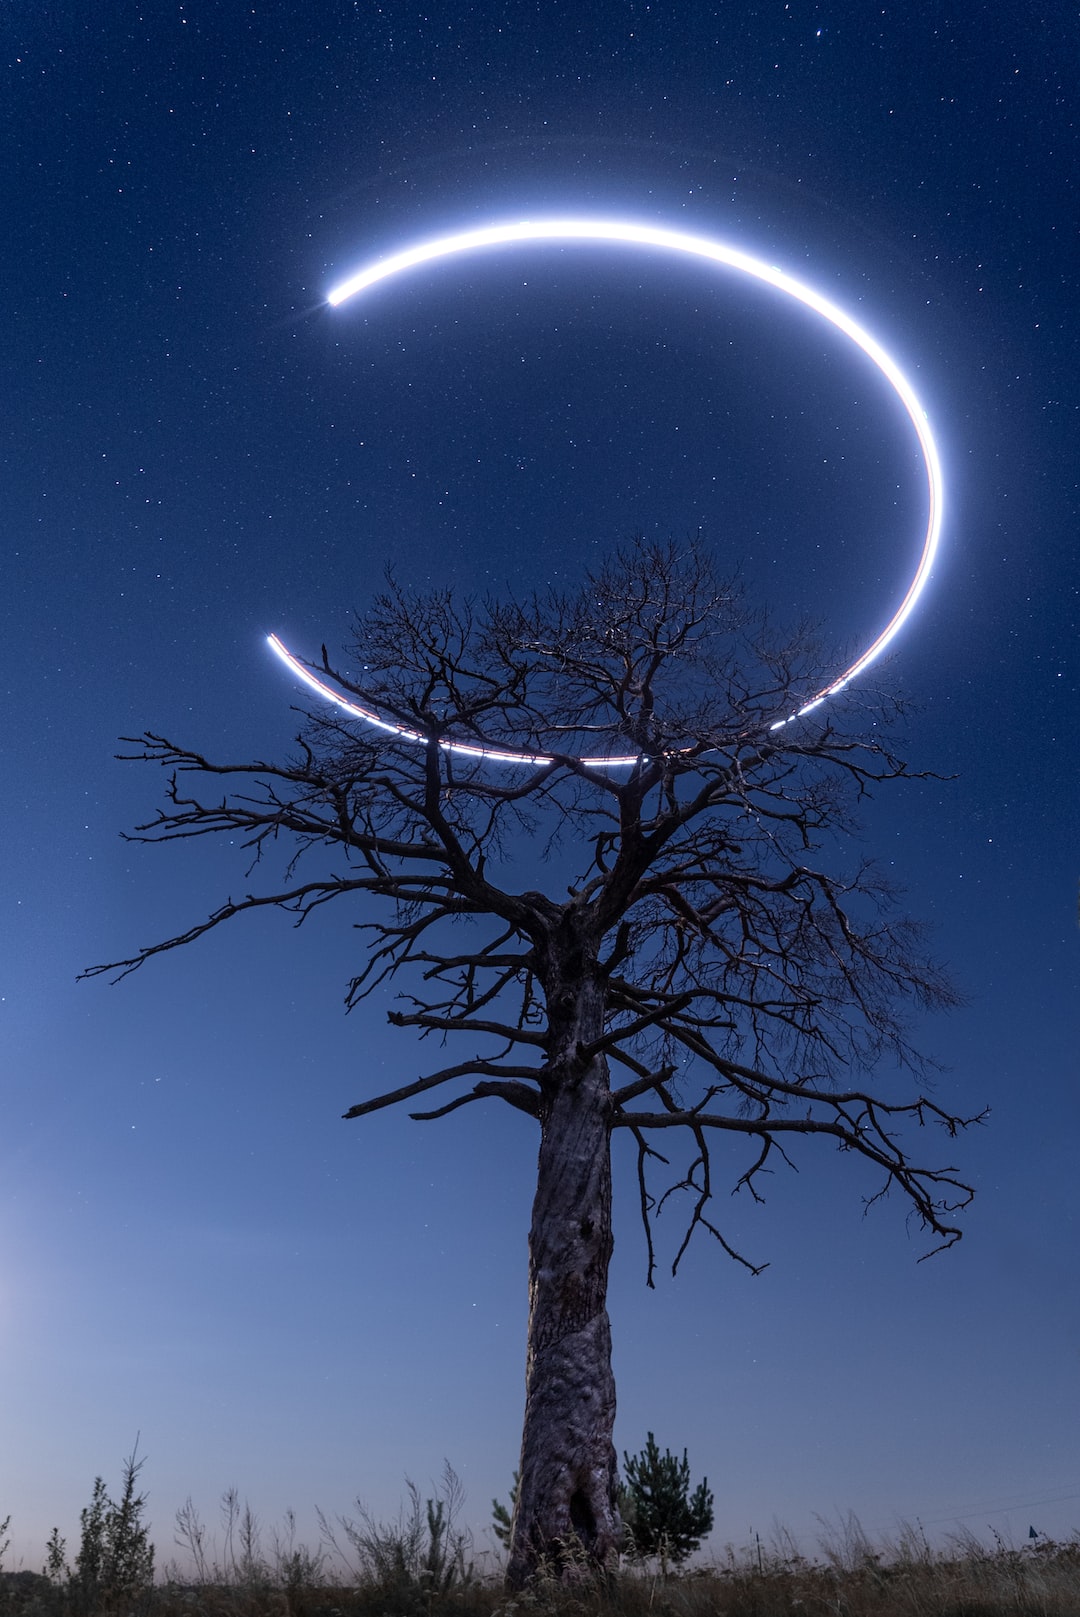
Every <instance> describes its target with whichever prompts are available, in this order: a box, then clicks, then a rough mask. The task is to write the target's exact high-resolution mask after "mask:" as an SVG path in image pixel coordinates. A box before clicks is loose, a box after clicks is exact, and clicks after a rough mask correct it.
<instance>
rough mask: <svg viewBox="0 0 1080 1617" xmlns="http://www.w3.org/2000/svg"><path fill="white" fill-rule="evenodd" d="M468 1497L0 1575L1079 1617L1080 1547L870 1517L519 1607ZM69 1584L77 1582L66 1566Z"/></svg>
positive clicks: (794, 1612) (64, 1601) (480, 1613)
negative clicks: (481, 1560) (76, 1571)
mask: <svg viewBox="0 0 1080 1617" xmlns="http://www.w3.org/2000/svg"><path fill="white" fill-rule="evenodd" d="M460 1502H461V1496H460V1485H459V1484H458V1483H457V1479H456V1478H455V1477H454V1475H453V1473H452V1472H451V1471H449V1469H448V1471H447V1475H446V1478H445V1479H444V1485H443V1488H442V1489H440V1490H439V1495H438V1497H437V1498H436V1500H434V1501H424V1502H423V1504H422V1503H421V1500H420V1496H419V1494H418V1493H417V1491H416V1490H415V1489H412V1490H411V1491H410V1496H409V1501H408V1503H407V1504H406V1506H405V1507H404V1508H403V1510H402V1513H401V1515H400V1517H399V1518H398V1520H397V1521H396V1522H395V1523H392V1524H389V1525H387V1524H383V1523H378V1522H376V1521H374V1520H373V1519H372V1518H371V1517H370V1516H368V1515H367V1514H366V1512H364V1511H363V1510H362V1509H360V1511H359V1516H358V1518H357V1519H349V1518H347V1517H339V1518H337V1519H336V1520H335V1521H333V1522H330V1521H324V1522H323V1542H322V1543H321V1544H320V1545H319V1547H318V1548H317V1549H316V1550H314V1551H312V1550H310V1549H308V1548H307V1547H305V1546H303V1545H298V1544H297V1543H296V1541H295V1537H294V1527H293V1522H292V1520H291V1518H290V1519H288V1520H287V1521H286V1523H285V1527H284V1529H283V1530H280V1531H279V1530H272V1531H271V1532H270V1534H269V1544H268V1547H266V1548H264V1544H263V1538H262V1534H261V1532H260V1529H259V1525H258V1523H257V1522H256V1521H255V1519H254V1517H253V1516H252V1514H251V1512H250V1511H248V1510H247V1509H246V1507H245V1508H241V1506H240V1504H239V1500H238V1498H237V1495H236V1493H235V1490H229V1492H228V1493H227V1494H226V1495H225V1497H224V1500H223V1512H222V1523H223V1528H224V1541H223V1543H222V1545H221V1547H220V1550H219V1549H218V1547H217V1545H216V1544H215V1546H214V1548H213V1552H212V1553H211V1549H210V1546H209V1542H208V1535H207V1533H206V1531H205V1530H204V1529H203V1527H202V1525H201V1522H200V1520H199V1518H198V1516H197V1514H196V1512H195V1511H194V1509H193V1507H192V1506H191V1504H190V1503H189V1504H188V1505H186V1506H185V1507H184V1508H183V1509H182V1510H181V1511H180V1512H178V1513H177V1520H176V1533H177V1543H178V1545H179V1547H180V1548H181V1549H182V1551H183V1552H184V1556H185V1564H184V1565H182V1566H180V1565H177V1564H175V1563H174V1564H173V1565H171V1566H170V1567H168V1568H167V1569H166V1572H165V1576H164V1579H163V1580H161V1581H158V1582H157V1583H155V1584H154V1585H153V1586H150V1587H144V1588H140V1589H131V1588H129V1589H128V1590H127V1591H126V1592H125V1593H124V1594H123V1595H122V1596H118V1595H117V1594H115V1593H114V1594H112V1595H111V1596H110V1595H108V1594H106V1593H105V1592H104V1591H100V1590H99V1591H96V1592H95V1598H94V1599H93V1600H88V1599H87V1598H86V1589H85V1587H84V1586H80V1584H79V1583H78V1580H77V1579H75V1578H74V1577H71V1576H70V1575H68V1576H64V1575H61V1574H60V1572H59V1569H58V1568H57V1567H55V1566H54V1568H53V1572H54V1575H53V1577H52V1578H51V1579H50V1578H48V1577H45V1576H39V1575H38V1574H36V1573H29V1572H19V1573H4V1574H0V1617H547V1614H551V1617H1080V1534H1074V1535H1073V1536H1072V1537H1071V1538H1070V1539H1068V1540H1066V1541H1063V1542H1052V1541H1050V1540H1047V1539H1041V1540H1039V1541H1037V1542H1035V1543H1031V1544H1025V1545H1024V1546H1023V1547H1022V1548H1020V1549H1017V1548H1015V1547H1013V1546H1012V1545H1010V1544H1008V1543H1006V1542H1004V1541H1003V1540H1002V1539H1000V1538H994V1539H993V1540H992V1541H991V1542H990V1543H988V1544H987V1543H983V1542H982V1541H981V1540H979V1539H978V1538H976V1537H975V1536H974V1535H970V1534H958V1535H954V1536H953V1537H952V1539H951V1540H950V1541H948V1542H946V1543H945V1544H944V1545H942V1546H931V1545H930V1544H929V1543H928V1541H927V1540H926V1538H925V1537H924V1536H923V1534H922V1532H921V1530H919V1529H915V1528H905V1529H902V1530H901V1531H900V1532H899V1533H898V1534H897V1535H896V1536H895V1537H894V1538H893V1539H892V1540H890V1541H887V1542H876V1543H875V1542H874V1541H872V1540H871V1539H870V1538H869V1537H868V1536H867V1535H866V1534H865V1533H864V1531H863V1529H862V1527H861V1526H860V1524H859V1522H858V1520H857V1518H855V1517H854V1516H851V1517H848V1518H847V1519H846V1520H844V1521H842V1522H840V1523H838V1524H836V1525H833V1526H832V1527H827V1526H826V1527H823V1532H822V1536H821V1539H820V1543H819V1546H818V1551H817V1554H816V1555H815V1556H814V1558H812V1559H811V1558H809V1557H807V1556H804V1555H803V1554H802V1553H800V1551H799V1548H798V1546H797V1545H796V1543H795V1541H794V1540H793V1539H792V1538H791V1537H790V1535H788V1534H786V1533H785V1532H784V1531H783V1530H780V1531H778V1532H777V1533H776V1534H774V1537H773V1540H772V1543H771V1544H770V1545H769V1547H768V1548H766V1546H765V1545H762V1544H757V1545H755V1546H754V1548H753V1549H752V1550H744V1551H736V1550H735V1549H733V1548H730V1547H729V1548H728V1550H727V1551H726V1552H725V1554H724V1555H723V1556H722V1557H721V1558H720V1559H718V1560H715V1561H714V1562H713V1563H712V1564H711V1565H706V1566H699V1567H696V1568H694V1569H692V1570H685V1571H683V1572H682V1573H681V1574H679V1575H672V1576H669V1577H668V1578H662V1577H661V1576H660V1575H659V1573H658V1572H657V1571H655V1570H650V1569H648V1568H645V1569H643V1568H641V1567H634V1568H628V1569H627V1570H625V1571H624V1572H622V1573H621V1574H620V1575H619V1576H618V1577H617V1578H613V1579H611V1580H610V1581H609V1582H607V1583H601V1582H598V1581H596V1580H595V1579H593V1578H591V1577H590V1576H588V1574H587V1572H586V1571H585V1569H584V1568H582V1575H581V1576H580V1577H579V1579H578V1580H577V1581H576V1583H575V1584H573V1586H570V1587H567V1586H566V1585H565V1584H562V1583H559V1582H557V1581H556V1580H554V1579H546V1580H545V1579H543V1578H541V1579H539V1580H538V1581H537V1583H536V1584H535V1585H534V1586H533V1587H532V1588H531V1589H530V1590H529V1591H528V1592H527V1593H525V1594H520V1595H514V1596H511V1595H509V1594H508V1593H507V1591H506V1590H505V1588H504V1587H503V1584H502V1581H501V1577H500V1575H499V1573H498V1571H497V1570H496V1571H493V1572H487V1573H484V1572H480V1571H478V1570H477V1568H476V1565H475V1561H474V1559H473V1558H472V1555H471V1540H470V1537H469V1535H468V1533H466V1532H463V1531H460V1530H459V1529H458V1528H457V1527H456V1525H455V1514H456V1509H457V1506H458V1505H459V1504H460ZM65 1572H66V1569H65Z"/></svg>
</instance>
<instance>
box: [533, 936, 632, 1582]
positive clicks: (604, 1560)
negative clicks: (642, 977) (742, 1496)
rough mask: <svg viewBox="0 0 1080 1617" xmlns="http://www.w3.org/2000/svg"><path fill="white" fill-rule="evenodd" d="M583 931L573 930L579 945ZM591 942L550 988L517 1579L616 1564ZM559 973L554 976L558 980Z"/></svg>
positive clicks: (604, 1185)
mask: <svg viewBox="0 0 1080 1617" xmlns="http://www.w3.org/2000/svg"><path fill="white" fill-rule="evenodd" d="M568 931H569V928H564V929H563V937H564V939H565V938H566V935H567V932H568ZM585 956H586V951H585V950H583V949H582V948H581V947H580V945H575V944H571V945H570V946H569V947H565V945H564V949H563V951H562V952H561V953H560V952H559V951H556V952H555V955H554V958H553V959H552V960H550V963H549V965H548V971H545V970H544V969H543V968H541V970H540V972H539V975H540V977H541V981H544V980H545V978H547V981H546V982H545V987H546V989H547V1000H548V1006H549V1032H550V1043H549V1046H548V1052H547V1061H546V1062H545V1066H544V1070H543V1077H542V1079H541V1085H542V1099H541V1103H540V1125H541V1137H540V1155H539V1160H538V1163H537V1174H536V1196H535V1198H534V1201H533V1211H532V1224H531V1227H530V1230H529V1324H528V1346H527V1358H526V1370H525V1421H524V1430H523V1432H522V1439H521V1460H520V1464H519V1480H518V1492H517V1502H516V1505H515V1509H514V1522H513V1528H512V1532H511V1551H510V1559H509V1565H508V1568H507V1581H508V1582H509V1584H510V1586H511V1587H512V1588H520V1587H522V1586H523V1585H524V1584H525V1583H526V1582H527V1581H528V1580H529V1578H530V1577H531V1576H532V1575H533V1573H534V1572H535V1571H536V1568H537V1566H538V1565H540V1564H545V1565H547V1566H548V1567H550V1568H552V1569H553V1570H554V1571H557V1572H559V1573H564V1574H569V1575H572V1573H573V1569H574V1567H575V1564H577V1565H579V1566H580V1563H581V1558H582V1552H584V1555H585V1557H586V1558H587V1560H588V1562H590V1563H591V1564H592V1565H594V1566H596V1567H601V1568H607V1567H611V1566H613V1565H614V1564H615V1562H616V1560H617V1557H618V1547H619V1538H620V1523H619V1513H618V1507H617V1504H616V1498H615V1495H616V1455H615V1444H614V1427H615V1377H614V1375H613V1374H612V1369H611V1325H610V1322H609V1320H608V1313H607V1279H608V1264H609V1262H610V1260H611V1252H612V1230H611V1115H612V1104H611V1090H610V1087H609V1084H608V1065H607V1061H606V1059H605V1058H604V1056H603V1055H595V1056H591V1057H590V1056H589V1055H588V1054H583V1053H582V1052H587V1051H588V1048H589V1046H590V1045H592V1044H593V1043H594V1042H595V1041H596V1040H598V1039H599V1038H600V1037H601V1035H602V1034H603V1030H604V1020H605V1003H604V1001H605V992H604V985H603V983H602V981H601V980H600V973H599V970H598V968H597V964H596V961H595V959H593V960H587V959H586V958H583V957H585ZM549 972H550V976H549V975H548V973H549Z"/></svg>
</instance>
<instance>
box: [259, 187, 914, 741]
mask: <svg viewBox="0 0 1080 1617" xmlns="http://www.w3.org/2000/svg"><path fill="white" fill-rule="evenodd" d="M578 241H582V242H611V243H617V244H619V245H623V246H629V247H646V248H648V247H652V248H659V249H661V250H662V251H665V252H671V253H681V254H683V255H685V256H687V257H690V258H703V259H708V260H711V261H712V262H713V263H714V264H721V265H723V266H724V267H725V268H727V269H733V270H737V271H739V272H740V273H741V274H744V275H749V276H750V277H751V278H752V279H753V280H755V281H762V282H764V284H765V285H766V286H771V287H773V288H775V290H776V291H778V292H782V293H784V294H785V296H787V297H790V298H792V299H794V301H795V302H796V303H801V304H803V305H804V306H805V307H806V308H808V309H811V310H812V311H813V312H814V313H815V314H817V315H820V316H821V318H822V319H823V320H825V321H827V322H828V324H829V325H831V326H835V327H836V329H837V330H838V331H841V332H843V334H844V336H845V337H848V338H850V340H851V341H852V342H853V343H854V344H855V346H856V347H857V348H860V349H861V350H862V352H863V353H864V354H865V355H866V357H867V358H868V359H869V360H870V361H871V363H872V364H874V365H876V367H877V369H878V370H879V371H880V372H881V374H882V376H884V378H885V380H886V381H887V382H888V383H889V385H890V386H891V387H892V389H893V392H894V393H895V394H896V396H897V398H898V399H899V400H900V403H901V404H902V405H903V407H904V410H905V412H906V414H907V416H908V419H909V421H910V422H911V425H912V427H913V428H914V431H915V437H916V439H917V441H918V444H919V449H920V451H921V454H922V458H923V466H924V470H925V475H926V486H927V521H926V532H925V534H924V536H923V541H922V550H921V552H920V555H919V562H918V566H917V567H916V569H915V573H914V576H913V577H912V579H911V582H910V583H909V585H908V587H907V589H906V591H905V593H904V596H903V599H902V600H901V601H900V604H899V605H898V606H897V608H896V610H895V611H894V612H893V615H892V617H891V618H890V619H889V621H888V623H886V625H885V627H884V628H883V629H882V630H881V631H880V633H879V634H878V635H877V637H876V639H874V640H873V641H871V643H870V645H869V646H867V648H866V650H865V651H863V652H861V653H860V655H859V656H858V657H857V658H856V659H855V661H854V662H853V663H852V664H851V665H850V666H849V667H848V668H846V669H845V670H844V671H843V673H842V674H840V675H839V676H838V677H837V678H836V679H834V680H832V681H831V683H830V684H828V685H826V686H823V687H822V689H821V690H819V691H817V692H816V694H815V695H814V696H813V697H811V699H810V700H809V701H808V702H805V703H804V704H803V705H802V706H801V707H800V708H798V709H797V710H796V711H795V712H794V713H791V714H789V715H788V716H787V717H786V718H782V719H777V720H776V721H775V723H773V724H771V725H770V726H769V728H770V730H779V729H782V728H783V727H784V725H787V724H792V723H794V721H795V720H796V719H800V718H802V717H803V715H804V714H806V713H810V712H812V711H813V709H814V708H816V707H819V706H820V705H821V704H822V703H823V702H825V701H827V700H828V698H829V697H830V696H835V695H836V694H837V693H838V692H839V691H842V690H843V689H844V687H845V686H846V685H848V684H850V683H851V681H852V680H853V679H855V678H856V676H857V675H859V674H861V673H862V672H863V670H864V669H866V668H868V667H869V666H870V664H871V663H873V662H875V661H876V660H877V658H878V657H880V656H881V654H882V652H883V651H884V650H885V649H886V647H887V646H888V645H889V644H890V643H891V642H892V641H893V640H894V639H895V637H896V635H897V634H898V633H899V632H900V630H901V628H902V627H903V625H904V624H905V623H906V622H907V620H908V618H909V617H910V616H911V614H912V612H913V611H914V609H915V605H916V602H917V601H918V599H919V597H920V595H921V594H922V592H923V590H924V589H925V587H926V584H927V581H928V579H929V577H930V573H931V570H932V568H933V565H934V560H935V557H936V556H937V551H938V545H939V542H940V538H941V524H942V516H943V512H944V480H943V477H942V471H941V457H940V456H939V454H938V450H937V445H936V444H935V442H934V437H933V434H932V433H931V431H930V425H929V422H928V421H927V417H926V411H925V410H924V409H923V407H922V405H921V403H920V402H919V398H918V395H917V394H916V392H915V389H914V388H913V387H912V385H911V383H910V381H909V380H908V378H907V376H906V375H905V374H904V372H903V371H902V370H901V368H900V366H899V365H898V364H897V362H896V360H895V359H893V357H892V356H891V354H889V353H887V352H886V351H885V349H884V348H883V347H882V346H881V344H880V343H879V342H878V341H877V340H876V338H874V337H872V336H871V335H870V333H869V332H868V331H867V330H866V329H865V328H864V327H863V326H861V325H859V323H858V322H857V321H856V320H853V319H852V317H851V315H849V314H848V313H847V312H846V310H844V309H841V308H840V307H839V305H838V304H836V303H833V302H832V301H831V299H829V298H827V297H825V296H824V295H823V294H822V293H821V292H818V291H817V290H816V289H815V288H814V287H812V286H807V285H806V283H805V282H804V281H798V280H796V279H795V277H794V276H792V275H788V274H787V272H786V271H785V270H782V269H778V268H777V266H776V265H775V264H768V263H766V262H765V260H764V259H761V258H754V257H753V256H752V255H751V254H749V253H745V252H743V251H742V250H741V249H740V248H737V247H732V246H731V245H730V244H729V243H727V242H723V241H714V240H713V239H712V238H711V237H708V236H694V235H690V234H688V233H687V232H685V231H681V230H668V229H665V228H664V227H662V226H658V225H648V224H640V223H637V222H636V221H632V220H630V221H628V220H620V219H578V218H553V219H523V220H519V221H517V222H514V223H505V224H494V225H485V226H483V227H482V228H480V229H477V230H463V231H459V232H458V233H457V234H455V235H452V236H438V237H435V238H433V239H432V240H430V241H424V242H419V243H417V245H416V246H414V247H407V248H405V249H404V250H403V251H402V252H400V253H393V254H392V255H391V256H390V257H389V258H380V259H378V260H376V262H375V263H373V264H368V265H366V266H365V267H364V268H363V269H360V270H358V271H357V272H356V274H355V275H350V276H349V277H348V279H347V280H344V281H341V282H340V283H339V284H338V285H337V286H335V287H334V288H333V289H332V290H331V291H330V293H329V294H328V296H327V302H328V303H329V304H330V306H331V307H332V308H337V307H339V306H340V305H341V304H342V303H345V302H346V301H347V300H348V299H349V298H352V297H356V296H357V295H358V294H359V293H362V292H366V291H367V290H368V288H369V287H372V286H376V285H378V283H379V282H380V281H388V280H391V279H392V278H393V277H394V276H395V275H400V274H402V273H403V272H405V271H407V270H411V269H415V268H416V267H417V266H418V265H420V264H429V263H432V262H433V261H434V260H436V259H440V258H451V257H454V256H457V255H459V254H464V253H471V252H476V251H481V250H483V249H485V248H491V247H505V246H511V245H515V244H518V243H534V242H578ZM268 643H269V645H270V647H271V649H272V650H273V651H274V652H275V653H276V654H277V656H279V657H280V658H281V659H282V661H283V662H284V663H286V664H287V666H288V667H289V668H290V669H291V670H292V672H293V673H294V674H295V675H296V676H297V678H299V679H301V680H302V681H303V682H304V683H305V684H306V685H308V686H309V687H310V688H311V689H313V690H315V691H317V692H318V693H319V695H320V696H322V697H323V698H325V699H326V700H328V701H330V702H333V703H334V704H335V705H336V706H338V707H340V708H342V709H344V710H345V711H346V712H348V713H350V714H352V715H353V716H354V717H356V718H360V719H363V720H364V722H365V723H367V724H370V725H374V726H375V727H376V728H378V729H381V730H386V731H388V732H390V733H391V734H394V735H397V736H400V737H402V738H403V739H405V740H408V741H417V742H419V741H422V740H423V739H424V737H423V736H421V735H420V734H419V733H417V732H415V731H413V730H410V729H409V728H408V727H407V726H404V725H400V724H394V723H391V722H389V721H387V720H385V719H383V718H381V717H380V716H379V715H378V714H377V713H375V712H374V711H372V710H371V709H368V708H364V707H361V706H359V705H358V704H357V703H355V702H350V701H349V700H347V698H345V697H344V696H342V695H341V693H340V692H338V691H335V690H333V689H332V687H331V686H329V685H327V684H325V683H324V682H323V681H322V680H320V679H318V678H316V677H315V675H314V674H313V673H312V672H311V671H310V669H308V668H306V667H305V665H304V664H303V663H302V662H301V661H300V660H299V659H298V658H297V657H294V656H293V654H292V652H290V651H289V650H288V648H287V647H286V646H285V645H284V644H283V643H282V641H281V640H279V639H278V637H277V636H276V635H270V636H268ZM440 746H442V747H443V748H444V749H445V750H446V751H448V752H453V753H460V754H461V755H462V756H464V757H473V758H486V759H489V760H491V761H492V762H493V763H515V764H525V765H533V766H540V765H543V764H546V763H549V762H551V761H552V760H551V759H550V758H549V756H548V755H547V754H544V753H529V752H524V751H523V752H514V751H511V750H506V749H500V748H495V747H486V746H482V745H479V744H477V745H473V744H470V743H466V742H459V741H451V740H449V739H446V740H443V741H441V742H440ZM578 762H579V763H582V764H586V765H589V766H591V767H605V768H608V769H612V768H618V767H624V766H628V765H632V764H635V763H637V762H638V756H637V754H632V755H630V756H628V757H618V758H615V757H588V758H580V759H579V760H578Z"/></svg>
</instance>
